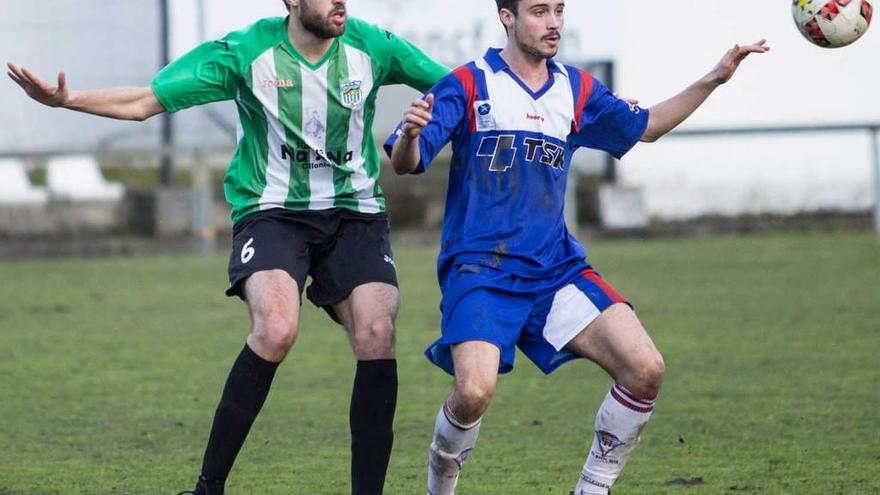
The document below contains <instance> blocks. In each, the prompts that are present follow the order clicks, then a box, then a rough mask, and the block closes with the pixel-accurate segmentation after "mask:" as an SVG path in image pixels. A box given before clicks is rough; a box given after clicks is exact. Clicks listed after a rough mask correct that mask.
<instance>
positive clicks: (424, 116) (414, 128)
mask: <svg viewBox="0 0 880 495" xmlns="http://www.w3.org/2000/svg"><path fill="white" fill-rule="evenodd" d="M433 111H434V95H432V94H428V96H426V97H425V99H424V100H422V99H418V100H415V101H413V102H412V103H411V104H410V106H409V108H407V110H406V113H404V114H403V134H404V135H405V136H406V137H407V138H409V139H416V138H418V137H419V134H421V133H422V129H424V128H425V126H427V125H428V122H430V121H431V116H432V112H433Z"/></svg>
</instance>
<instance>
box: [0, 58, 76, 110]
mask: <svg viewBox="0 0 880 495" xmlns="http://www.w3.org/2000/svg"><path fill="white" fill-rule="evenodd" d="M6 68H7V71H6V74H7V75H8V76H9V78H10V79H12V80H13V81H15V84H18V85H19V86H21V89H23V90H24V92H25V93H27V95H28V96H30V97H31V98H33V99H35V100H37V101H38V102H40V103H42V104H43V105H47V106H50V107H63V106H64V105H66V104H67V103H68V102H69V101H70V93H69V92H68V90H67V76H66V75H65V74H64V72H61V73H59V74H58V86H52V85H51V84H49V83H47V82H46V81H43V80H42V79H40V78H39V77H37V76H35V75H34V74H33V73H32V72H31V71H29V70H27V69H25V68H23V67H16V66H15V64H12V63H7V64H6Z"/></svg>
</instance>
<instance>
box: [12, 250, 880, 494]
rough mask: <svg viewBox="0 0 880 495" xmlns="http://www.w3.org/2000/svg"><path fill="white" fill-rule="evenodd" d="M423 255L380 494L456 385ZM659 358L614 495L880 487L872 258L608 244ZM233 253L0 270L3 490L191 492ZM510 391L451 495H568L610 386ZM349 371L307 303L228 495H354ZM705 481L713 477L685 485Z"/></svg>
mask: <svg viewBox="0 0 880 495" xmlns="http://www.w3.org/2000/svg"><path fill="white" fill-rule="evenodd" d="M434 252H435V251H434V249H432V248H409V247H402V246H399V247H398V250H397V261H398V267H399V270H400V278H401V283H402V289H403V309H402V312H401V315H400V318H399V321H398V328H399V343H398V353H399V359H400V379H401V390H400V400H399V408H398V415H397V423H396V424H397V427H396V431H397V441H396V444H395V450H394V456H393V459H392V464H391V468H390V472H389V476H388V484H387V490H386V493H389V494H423V493H425V489H424V484H425V481H424V479H425V471H426V467H425V460H426V452H427V444H428V442H429V439H430V434H431V428H432V424H433V419H434V415H435V413H436V410H437V408H438V407H439V405H440V403H441V401H442V400H443V396H444V394H445V393H446V391H447V389H448V387H449V385H450V380H449V378H448V377H447V376H445V375H444V374H443V373H442V372H441V371H439V370H438V369H435V368H433V367H432V366H430V365H429V364H428V363H427V361H425V360H424V358H423V357H422V355H421V353H422V350H423V348H424V347H425V346H426V345H427V344H428V343H429V342H430V341H431V340H432V339H434V338H435V336H436V335H437V333H438V321H439V312H438V310H437V302H438V291H437V289H436V284H435V279H434V271H433V267H434V260H433V255H434ZM591 260H592V261H593V262H594V263H595V264H596V266H597V268H598V269H599V270H600V271H601V272H602V273H603V274H604V275H605V276H606V278H607V279H609V280H610V281H611V282H612V283H613V284H615V285H616V286H617V287H618V288H619V289H620V290H621V291H622V292H623V293H624V294H626V295H627V296H628V297H630V298H631V299H632V300H633V301H634V302H635V303H636V305H637V307H638V310H639V314H640V316H641V318H642V320H643V322H644V323H645V326H646V327H647V328H648V329H649V331H650V332H651V333H652V335H653V336H654V339H655V341H656V343H657V345H658V346H659V348H660V349H661V351H663V353H664V355H665V358H666V363H667V368H668V373H667V379H666V384H665V388H664V391H663V393H662V395H661V400H660V402H659V405H658V407H657V410H656V412H655V413H654V417H653V419H652V422H651V424H650V425H649V426H648V428H647V429H646V431H645V432H644V434H643V439H642V444H641V446H640V448H639V450H638V451H637V453H636V455H635V457H634V458H633V460H632V461H631V463H630V465H629V467H628V468H627V470H626V471H625V473H624V475H623V476H622V478H621V479H620V481H619V482H618V485H617V489H616V490H615V492H614V493H615V495H635V494H639V495H641V494H679V493H681V494H694V495H696V494H700V495H703V494H706V495H708V494H712V495H715V494H733V495H740V494H742V495H745V494H794V495H808V494H822V495H828V494H847V495H855V494H878V493H880V412H878V410H880V242H878V240H877V238H876V237H875V236H873V235H871V234H821V235H820V234H806V235H774V236H770V237H749V238H718V239H706V240H674V241H620V242H599V243H595V244H593V245H592V246H591ZM225 273H226V271H225V257H222V256H218V257H210V258H197V257H185V258H158V259H115V260H100V261H78V260H71V261H57V262H56V261H46V262H20V263H2V264H0V280H2V284H0V495H48V494H64V495H74V494H89V495H96V494H144V495H157V494H162V495H164V494H173V493H176V492H177V490H182V489H186V488H191V487H192V482H193V480H194V478H195V476H196V475H197V473H198V469H199V466H200V462H201V454H202V448H203V446H204V443H205V439H206V437H207V433H208V428H209V426H210V421H211V418H212V415H213V409H214V406H215V404H216V401H217V400H218V398H219V393H220V389H221V387H222V383H223V381H224V379H225V377H226V373H227V371H228V368H229V366H230V365H231V363H232V360H233V359H234V357H235V356H236V354H237V353H238V351H239V349H240V348H241V346H242V343H243V339H244V336H245V334H246V330H247V326H248V319H247V315H246V311H245V308H244V306H243V305H242V303H240V302H239V301H237V300H227V299H226V298H225V297H224V296H223V295H222V290H223V289H224V288H225V283H226V278H225ZM517 363H518V367H517V368H516V370H515V371H514V373H512V374H511V375H509V376H507V377H505V378H503V379H502V380H501V382H500V387H499V391H498V394H497V396H496V399H495V401H494V403H493V405H492V408H491V409H490V410H489V413H488V415H487V418H486V421H485V423H484V426H483V431H482V434H481V438H480V442H479V444H478V447H477V450H476V452H475V453H474V455H473V456H472V457H471V459H470V460H469V461H468V464H467V466H466V467H465V473H464V476H463V478H462V481H461V483H460V485H459V487H460V488H459V493H461V494H462V495H471V494H473V495H502V494H504V495H506V494H529V495H531V494H557V495H565V494H567V493H568V490H569V489H570V488H571V487H572V486H573V484H574V482H575V480H576V479H577V476H578V473H579V470H580V467H581V465H582V463H583V460H584V458H585V455H586V450H587V447H588V444H589V442H590V441H591V438H592V422H593V418H594V414H595V410H596V408H597V407H598V405H599V403H600V402H601V400H602V398H603V396H604V394H605V392H606V391H607V388H608V386H609V384H610V382H609V380H608V378H607V377H606V376H605V375H604V374H603V373H602V372H601V371H600V370H599V369H598V368H597V367H596V366H594V365H592V364H590V363H587V362H575V363H572V364H569V365H567V366H566V367H564V368H563V369H561V370H560V371H559V372H557V373H556V374H555V375H553V376H551V377H549V378H547V377H543V376H542V375H540V373H538V372H537V371H536V370H535V369H534V368H533V367H531V365H530V363H528V362H527V360H525V359H524V358H523V357H522V356H519V357H518V361H517ZM353 369H354V361H353V359H352V357H351V352H350V350H349V349H348V346H347V344H346V340H345V337H344V335H343V333H342V331H341V330H340V329H339V328H337V327H335V326H334V325H332V324H331V323H330V321H329V320H328V319H327V318H326V317H325V316H324V314H323V313H322V312H321V311H319V310H316V309H315V308H313V307H311V306H309V305H306V306H305V311H304V315H303V321H302V334H301V336H300V340H299V343H298V344H297V347H296V348H295V349H294V350H293V352H292V354H291V355H290V357H289V358H288V361H287V362H286V363H285V364H284V365H283V366H282V367H281V369H280V371H279V374H278V376H277V378H276V381H275V384H274V386H273V390H272V394H271V395H270V397H269V401H268V402H267V404H266V407H265V408H264V410H263V413H262V414H261V416H260V417H259V419H258V420H257V423H256V425H255V427H254V430H253V431H252V434H251V437H250V439H249V440H248V442H247V444H246V445H245V448H244V450H243V451H242V453H241V455H240V456H239V461H238V463H237V465H236V467H235V469H234V470H233V473H232V477H231V479H230V480H229V483H228V493H229V494H230V495H250V494H261V495H262V494H267V495H268V494H308V495H314V494H333V495H341V494H345V493H347V492H348V490H349V489H348V420H347V417H348V416H347V415H348V397H349V390H350V387H351V379H352V376H353ZM695 478H701V479H702V482H701V483H696V482H694V483H695V484H686V483H684V482H683V480H692V479H695Z"/></svg>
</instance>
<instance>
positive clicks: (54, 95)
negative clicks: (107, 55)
mask: <svg viewBox="0 0 880 495" xmlns="http://www.w3.org/2000/svg"><path fill="white" fill-rule="evenodd" d="M6 67H7V69H8V70H7V72H6V73H7V75H9V78H10V79H12V80H13V81H15V83H16V84H18V85H19V86H21V89H23V90H24V91H25V93H27V95H28V96H30V97H31V98H33V99H34V100H36V101H38V102H40V103H42V104H43V105H46V106H50V107H62V108H68V109H70V110H76V111H78V112H85V113H90V114H93V115H100V116H102V117H110V118H113V119H120V120H137V121H143V120H146V119H148V118H150V117H152V116H154V115H156V114H159V113H162V112H164V111H165V108H164V107H162V104H161V103H159V100H158V99H157V98H156V95H155V94H154V93H153V89H152V88H150V87H129V88H112V89H99V90H93V91H71V90H69V89H68V87H67V76H66V75H65V74H64V72H61V73H60V74H58V86H52V85H51V84H49V83H47V82H46V81H43V80H42V79H40V78H39V77H37V76H35V75H34V74H33V73H32V72H30V71H29V70H27V69H25V68H23V67H17V66H15V65H14V64H12V63H7V64H6Z"/></svg>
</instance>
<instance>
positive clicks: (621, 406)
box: [574, 385, 654, 495]
mask: <svg viewBox="0 0 880 495" xmlns="http://www.w3.org/2000/svg"><path fill="white" fill-rule="evenodd" d="M653 410H654V400H645V399H639V398H637V397H635V396H634V395H633V394H632V393H630V392H629V391H628V390H626V389H625V388H623V387H621V386H620V385H614V386H613V387H611V390H610V391H609V392H608V395H606V396H605V401H604V402H602V407H601V408H599V414H597V415H596V434H595V436H594V438H593V445H592V447H590V453H589V454H588V455H587V462H586V463H585V464H584V469H583V471H582V472H581V479H580V480H579V481H578V484H577V486H576V487H575V489H574V493H575V495H606V494H607V493H608V490H610V489H611V486H612V485H614V481H615V480H617V477H618V476H620V472H621V471H622V470H623V467H624V466H625V465H626V461H628V460H629V458H630V456H631V455H632V453H633V451H634V450H635V448H636V444H638V443H639V434H640V433H641V432H642V428H644V427H645V425H646V424H647V423H648V419H650V418H651V412H652V411H653Z"/></svg>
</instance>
